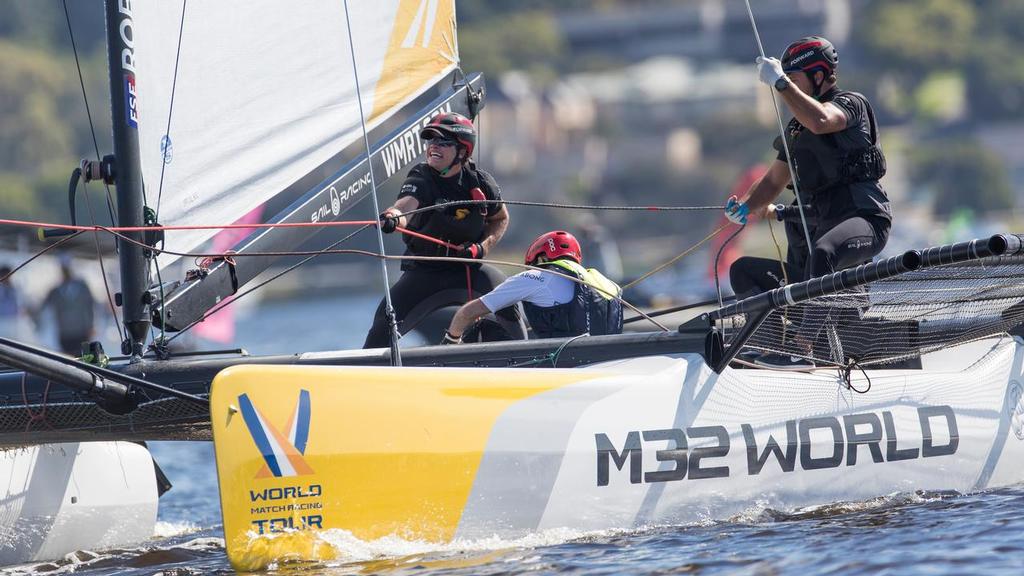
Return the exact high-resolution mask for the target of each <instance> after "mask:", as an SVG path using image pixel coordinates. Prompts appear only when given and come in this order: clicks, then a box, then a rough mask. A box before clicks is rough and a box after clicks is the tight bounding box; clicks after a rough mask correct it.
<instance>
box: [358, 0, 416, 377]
mask: <svg viewBox="0 0 1024 576" xmlns="http://www.w3.org/2000/svg"><path fill="white" fill-rule="evenodd" d="M344 4H345V27H346V28H347V29H348V51H349V55H351V56H352V77H353V79H354V80H355V81H356V102H358V103H359V124H360V125H361V126H362V129H363V145H364V146H365V147H366V164H367V166H368V167H369V169H370V192H371V196H372V197H373V213H374V214H380V204H379V203H378V202H377V179H376V178H375V177H374V175H373V160H372V158H371V157H370V136H369V135H368V134H367V132H366V114H365V113H364V112H363V95H362V89H361V88H360V87H359V66H358V65H357V64H356V46H355V42H354V41H353V40H352V22H351V21H350V20H349V15H348V0H345V1H344ZM377 246H378V248H380V253H381V254H382V255H384V254H386V252H384V231H383V230H381V229H380V226H378V227H377ZM380 273H381V276H382V277H383V278H384V304H385V306H386V309H385V314H386V315H387V319H388V323H389V324H391V363H392V365H394V366H401V365H402V356H401V352H400V351H399V349H398V340H399V338H400V336H399V335H398V320H397V319H396V317H395V308H394V306H392V305H391V282H390V281H389V280H388V266H387V262H385V261H384V260H381V261H380Z"/></svg>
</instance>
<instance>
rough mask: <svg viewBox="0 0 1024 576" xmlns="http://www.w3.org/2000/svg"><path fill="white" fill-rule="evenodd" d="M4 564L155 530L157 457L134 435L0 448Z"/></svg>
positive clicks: (108, 544)
mask: <svg viewBox="0 0 1024 576" xmlns="http://www.w3.org/2000/svg"><path fill="white" fill-rule="evenodd" d="M0 478H2V479H3V483H2V496H0V498H2V499H0V565H9V564H18V563H23V562H30V561H40V560H53V559H57V558H61V557H63V556H64V555H66V554H68V553H70V552H73V551H76V550H96V549H104V548H114V547H119V546H125V545H129V544H135V543H138V542H141V541H144V540H146V539H148V538H150V537H152V535H153V528H154V526H155V524H156V514H157V485H156V474H155V469H154V466H153V460H152V457H151V456H150V454H149V451H147V450H146V448H145V447H143V446H141V445H139V444H134V443H130V442H82V443H66V444H43V445H37V446H28V447H24V448H15V449H7V450H4V451H3V452H0Z"/></svg>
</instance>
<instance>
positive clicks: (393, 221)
mask: <svg viewBox="0 0 1024 576" xmlns="http://www.w3.org/2000/svg"><path fill="white" fill-rule="evenodd" d="M377 218H378V219H379V220H380V231H381V232H383V233H385V234H391V233H392V232H394V231H395V229H396V228H398V219H399V218H400V217H399V216H397V215H395V213H394V212H391V211H388V212H383V213H381V215H380V216H378V217H377Z"/></svg>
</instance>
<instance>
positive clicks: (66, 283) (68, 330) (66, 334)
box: [31, 254, 96, 356]
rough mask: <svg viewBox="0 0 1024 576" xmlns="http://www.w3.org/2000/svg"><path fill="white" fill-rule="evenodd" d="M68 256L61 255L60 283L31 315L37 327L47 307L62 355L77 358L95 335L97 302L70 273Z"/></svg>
mask: <svg viewBox="0 0 1024 576" xmlns="http://www.w3.org/2000/svg"><path fill="white" fill-rule="evenodd" d="M71 267H72V261H71V256H70V255H68V254H62V255H61V256H60V272H61V281H60V284H57V285H56V286H55V287H54V288H53V289H52V290H50V292H49V293H48V294H47V295H46V299H45V300H43V303H42V304H40V305H39V307H38V308H36V309H35V310H34V311H32V312H31V316H32V318H33V319H34V320H35V322H36V324H39V317H40V316H41V315H42V313H43V311H44V310H46V309H47V308H51V309H53V317H54V321H55V322H56V324H57V340H58V344H59V345H60V349H61V351H62V352H64V353H65V354H69V355H71V356H78V355H79V354H81V353H82V344H83V343H85V342H87V341H89V340H92V338H93V336H94V335H95V333H96V329H95V326H94V324H93V323H94V312H95V308H96V299H95V298H93V296H92V291H91V290H89V285H88V284H86V283H85V281H84V280H82V279H81V278H79V277H77V276H75V274H74V272H73V271H72V270H71Z"/></svg>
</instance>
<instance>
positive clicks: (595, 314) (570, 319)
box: [523, 259, 622, 338]
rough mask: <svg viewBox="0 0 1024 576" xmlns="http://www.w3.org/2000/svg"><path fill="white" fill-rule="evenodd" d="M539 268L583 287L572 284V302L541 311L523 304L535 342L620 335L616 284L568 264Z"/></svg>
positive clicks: (574, 264)
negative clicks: (584, 335)
mask: <svg viewBox="0 0 1024 576" xmlns="http://www.w3.org/2000/svg"><path fill="white" fill-rule="evenodd" d="M541 267H542V268H552V269H555V270H557V271H558V272H561V273H563V274H566V275H569V276H573V277H575V278H578V279H580V280H583V281H584V282H586V284H581V283H579V282H573V286H574V288H573V296H572V300H570V301H569V302H565V303H564V304H558V305H555V306H549V307H547V308H544V307H541V306H537V305H536V304H533V303H530V302H523V311H524V312H526V319H527V320H529V322H530V326H531V327H532V328H533V332H534V334H536V335H537V337H538V338H565V337H570V336H579V335H581V334H591V335H593V336H599V335H602V334H621V333H622V302H620V301H619V300H618V296H620V295H621V294H622V289H621V288H619V286H618V285H617V284H615V283H614V282H612V281H611V280H609V279H607V278H605V277H604V276H603V275H602V274H601V273H600V272H598V271H597V270H594V269H593V268H591V269H587V268H584V267H583V266H581V265H579V264H577V263H576V262H573V261H571V260H564V259H562V260H555V261H553V262H547V263H545V264H543V265H542V266H541ZM598 288H599V289H598Z"/></svg>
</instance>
